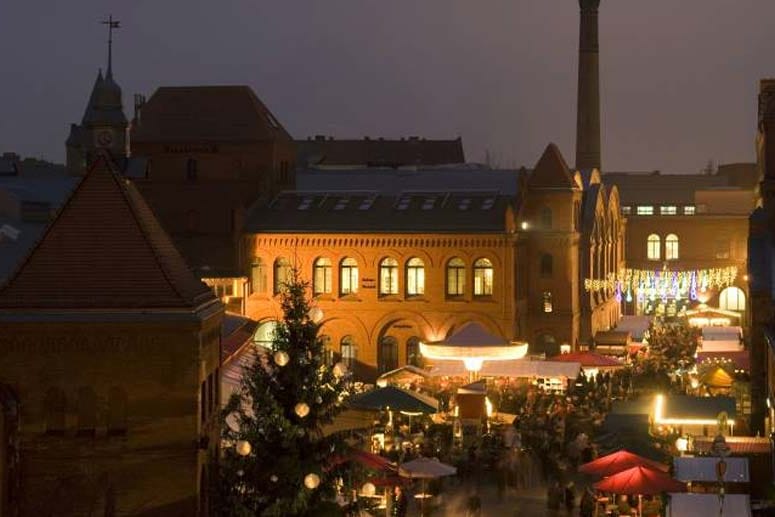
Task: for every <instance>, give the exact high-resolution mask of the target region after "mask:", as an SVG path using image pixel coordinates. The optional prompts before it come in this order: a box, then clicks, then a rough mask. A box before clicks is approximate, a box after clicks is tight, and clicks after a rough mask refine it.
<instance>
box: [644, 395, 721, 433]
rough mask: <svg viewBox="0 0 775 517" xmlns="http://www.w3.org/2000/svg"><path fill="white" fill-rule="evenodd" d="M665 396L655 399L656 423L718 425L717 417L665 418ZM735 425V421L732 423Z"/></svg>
mask: <svg viewBox="0 0 775 517" xmlns="http://www.w3.org/2000/svg"><path fill="white" fill-rule="evenodd" d="M664 409H665V396H664V395H657V396H656V398H655V399H654V423H655V424H658V425H716V424H718V420H717V419H715V418H664V416H663V415H664ZM732 425H733V426H734V423H733V424H732Z"/></svg>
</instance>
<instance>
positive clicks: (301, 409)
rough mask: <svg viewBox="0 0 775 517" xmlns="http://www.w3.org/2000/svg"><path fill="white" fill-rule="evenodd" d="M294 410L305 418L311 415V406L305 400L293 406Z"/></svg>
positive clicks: (300, 416)
mask: <svg viewBox="0 0 775 517" xmlns="http://www.w3.org/2000/svg"><path fill="white" fill-rule="evenodd" d="M293 411H294V413H296V415H298V417H299V418H304V417H305V416H307V415H309V406H308V405H307V404H306V403H304V402H299V403H298V404H296V406H295V407H294V408H293Z"/></svg>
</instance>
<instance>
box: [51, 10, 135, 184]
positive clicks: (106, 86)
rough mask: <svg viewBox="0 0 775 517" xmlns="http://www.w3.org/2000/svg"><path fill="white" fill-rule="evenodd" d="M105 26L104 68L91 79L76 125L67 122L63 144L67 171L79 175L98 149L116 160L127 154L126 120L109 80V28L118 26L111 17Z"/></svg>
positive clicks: (115, 86)
mask: <svg viewBox="0 0 775 517" xmlns="http://www.w3.org/2000/svg"><path fill="white" fill-rule="evenodd" d="M102 23H104V24H106V25H108V30H109V36H108V69H107V73H106V74H105V75H104V76H103V75H102V70H100V71H99V73H98V74H97V80H96V81H94V86H93V87H92V92H91V95H90V96H89V102H88V103H87V105H86V110H85V111H84V114H83V118H82V119H81V123H80V124H71V125H70V136H68V138H67V142H66V143H65V145H66V147H67V170H68V171H69V172H70V174H72V175H75V176H82V175H84V174H85V173H86V171H87V170H88V169H89V167H90V166H91V164H92V163H93V162H94V160H95V159H96V156H97V154H98V151H107V152H108V153H109V154H110V156H111V157H112V158H113V160H115V161H116V162H121V160H123V159H124V158H126V156H127V154H128V153H127V141H126V140H127V139H126V135H127V119H126V116H125V115H124V110H123V107H122V102H121V87H120V86H119V85H118V84H117V83H116V81H115V80H114V79H113V55H112V53H113V48H112V47H113V29H116V28H118V27H119V25H118V22H117V21H114V20H113V18H110V19H109V20H107V21H105V22H102Z"/></svg>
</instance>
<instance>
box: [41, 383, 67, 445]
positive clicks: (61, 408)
mask: <svg viewBox="0 0 775 517" xmlns="http://www.w3.org/2000/svg"><path fill="white" fill-rule="evenodd" d="M43 404H44V406H45V414H46V434H55V435H62V434H64V433H65V412H66V410H67V398H66V397H65V392H64V391H62V390H61V389H59V388H50V389H49V390H48V391H47V392H46V398H45V400H44V402H43Z"/></svg>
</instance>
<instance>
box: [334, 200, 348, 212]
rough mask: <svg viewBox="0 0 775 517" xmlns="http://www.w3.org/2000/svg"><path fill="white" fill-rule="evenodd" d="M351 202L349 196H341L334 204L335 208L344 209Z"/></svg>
mask: <svg viewBox="0 0 775 517" xmlns="http://www.w3.org/2000/svg"><path fill="white" fill-rule="evenodd" d="M349 202H350V198H349V197H340V198H339V199H338V200H337V202H336V204H335V205H334V210H344V209H345V208H347V204H348V203H349Z"/></svg>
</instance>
